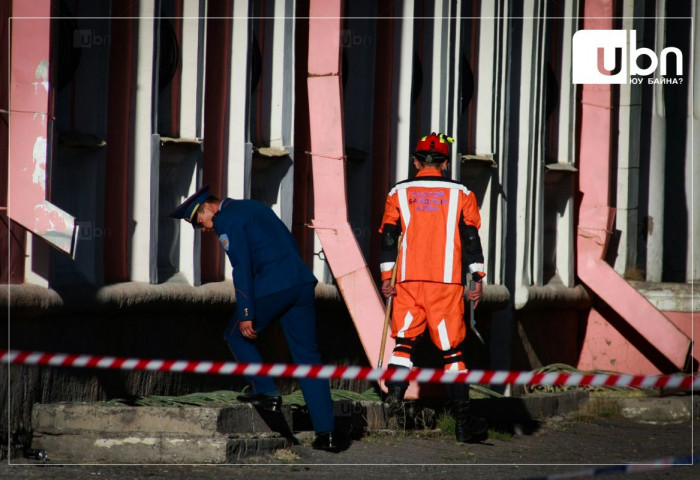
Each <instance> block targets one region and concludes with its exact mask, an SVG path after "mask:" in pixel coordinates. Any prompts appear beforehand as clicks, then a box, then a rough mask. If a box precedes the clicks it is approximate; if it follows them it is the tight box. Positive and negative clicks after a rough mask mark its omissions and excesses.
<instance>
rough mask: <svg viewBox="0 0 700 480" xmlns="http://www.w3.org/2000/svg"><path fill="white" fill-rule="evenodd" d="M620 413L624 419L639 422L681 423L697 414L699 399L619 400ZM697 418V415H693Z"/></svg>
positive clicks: (682, 397)
mask: <svg viewBox="0 0 700 480" xmlns="http://www.w3.org/2000/svg"><path fill="white" fill-rule="evenodd" d="M616 401H617V403H618V404H619V406H620V413H621V414H622V415H623V416H624V417H626V418H632V419H634V420H637V421H639V422H645V423H654V424H664V423H681V422H684V421H687V420H690V419H691V418H693V416H694V412H698V408H699V406H700V398H698V396H693V397H691V396H690V395H687V396H679V397H663V398H647V397H643V398H619V399H616ZM695 416H697V413H695Z"/></svg>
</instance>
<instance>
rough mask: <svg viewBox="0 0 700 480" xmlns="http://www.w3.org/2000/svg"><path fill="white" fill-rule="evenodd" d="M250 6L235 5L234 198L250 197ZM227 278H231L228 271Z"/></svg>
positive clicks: (230, 169)
mask: <svg viewBox="0 0 700 480" xmlns="http://www.w3.org/2000/svg"><path fill="white" fill-rule="evenodd" d="M249 11H250V7H249V2H248V0H237V1H236V2H234V4H233V17H234V18H233V20H232V22H233V34H232V35H231V72H230V75H231V80H230V87H229V88H230V92H231V93H230V95H229V98H230V103H229V124H228V136H227V137H228V162H227V169H226V171H227V173H228V178H227V189H226V192H227V193H226V194H227V195H228V196H229V197H232V198H250V166H251V151H252V150H251V145H250V144H249V143H248V122H249V117H250V116H249V114H248V102H249V99H250V95H249V93H248V92H249V91H250V85H249V77H250V71H249V70H250V67H249V62H250V59H249V58H248V57H249V54H250V40H249V37H250V21H249V20H248V15H249ZM226 272H227V273H226V275H231V271H230V269H226Z"/></svg>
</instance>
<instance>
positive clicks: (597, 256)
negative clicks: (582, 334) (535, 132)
mask: <svg viewBox="0 0 700 480" xmlns="http://www.w3.org/2000/svg"><path fill="white" fill-rule="evenodd" d="M613 15H614V11H613V5H612V2H610V1H606V0H591V1H586V2H585V10H584V16H585V18H584V29H612V28H613V18H612V17H613ZM612 107H613V105H612V87H611V85H592V84H585V85H583V87H582V92H581V123H580V125H581V140H580V146H579V172H580V173H579V187H580V190H581V192H582V193H583V196H582V199H581V207H580V209H579V218H578V235H577V243H576V246H577V271H578V276H579V278H580V279H581V281H583V282H584V283H585V284H586V285H588V287H589V288H591V290H593V291H594V292H595V293H596V295H598V296H599V297H600V298H601V299H602V300H603V301H604V302H605V303H607V304H608V305H609V306H610V307H612V308H613V309H614V310H615V312H616V313H617V314H619V315H620V316H621V317H622V318H623V319H624V320H625V321H626V322H628V323H629V324H630V325H631V326H632V327H633V328H634V329H635V330H636V331H637V332H638V333H639V334H640V335H642V337H644V339H646V340H647V341H648V342H649V343H650V344H651V345H653V346H654V348H656V349H657V350H658V351H659V352H660V353H661V354H662V355H663V356H664V357H666V359H668V360H669V361H670V362H672V363H673V364H674V365H675V366H676V367H677V368H678V369H683V368H684V366H685V363H686V359H687V358H688V355H689V352H690V347H691V343H692V342H691V339H690V338H689V337H688V336H687V335H686V334H684V333H683V332H682V331H681V330H680V329H678V327H676V325H674V324H673V323H672V322H671V321H669V319H668V318H666V317H665V316H664V314H663V313H661V312H660V311H659V310H657V309H656V308H655V307H654V306H653V305H652V304H651V303H650V302H649V301H648V300H647V299H646V298H645V297H644V296H643V295H642V294H640V293H639V292H638V291H637V290H635V289H634V288H633V287H632V286H631V285H630V284H629V283H627V282H626V281H625V280H624V279H623V278H622V277H621V276H620V275H618V273H617V272H615V271H614V270H613V268H612V267H611V266H610V265H608V264H607V263H606V262H605V261H604V260H603V258H604V256H605V251H606V248H607V246H608V241H609V237H610V234H611V233H612V226H613V219H614V215H615V210H614V209H613V208H611V207H610V206H609V205H610V201H609V198H610V170H611V164H610V163H611V159H612V151H611V145H612V135H613V132H612V121H611V115H612ZM596 321H597V320H596V312H595V311H594V310H592V311H591V314H590V316H589V323H591V324H594V323H595V322H596ZM586 335H587V339H586V342H587V343H588V344H595V341H594V339H592V338H591V336H592V335H596V329H592V330H591V331H587V332H586ZM593 356H595V355H593ZM605 368H610V367H609V366H607V367H605Z"/></svg>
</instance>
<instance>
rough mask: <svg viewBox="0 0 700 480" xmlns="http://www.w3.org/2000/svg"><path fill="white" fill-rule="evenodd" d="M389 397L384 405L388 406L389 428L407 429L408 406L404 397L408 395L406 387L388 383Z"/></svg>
mask: <svg viewBox="0 0 700 480" xmlns="http://www.w3.org/2000/svg"><path fill="white" fill-rule="evenodd" d="M387 389H388V391H387V396H386V398H385V399H384V404H385V405H386V406H387V426H388V427H389V428H396V429H399V430H404V429H405V428H406V404H405V402H404V401H403V397H404V395H405V394H406V387H405V386H404V385H397V384H392V383H387Z"/></svg>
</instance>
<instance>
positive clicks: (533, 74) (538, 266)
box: [514, 0, 545, 308]
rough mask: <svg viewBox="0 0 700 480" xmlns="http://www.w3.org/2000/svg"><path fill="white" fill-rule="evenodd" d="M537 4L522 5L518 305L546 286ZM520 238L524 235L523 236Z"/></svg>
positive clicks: (540, 27)
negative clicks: (538, 287)
mask: <svg viewBox="0 0 700 480" xmlns="http://www.w3.org/2000/svg"><path fill="white" fill-rule="evenodd" d="M538 4H539V2H536V1H535V0H528V1H526V2H524V7H523V15H524V17H525V18H523V19H522V40H521V43H520V48H521V49H522V50H521V52H522V55H521V56H520V59H521V65H520V72H521V77H520V84H519V86H518V87H516V88H519V98H518V100H519V102H520V105H519V115H520V116H519V118H518V123H519V131H518V135H519V137H518V147H517V149H518V163H517V169H518V187H517V198H516V203H517V205H516V209H517V229H518V232H519V234H518V235H517V238H516V249H517V254H516V268H515V295H514V298H515V305H516V308H517V307H518V306H519V305H521V304H522V303H523V302H524V301H526V300H527V287H528V286H529V285H536V284H541V283H542V229H543V226H542V213H543V209H544V203H543V201H542V198H543V197H542V192H543V186H544V175H543V173H544V172H543V168H542V167H543V164H544V153H543V151H542V148H543V135H542V134H543V130H542V120H543V111H542V110H543V109H542V103H543V95H542V88H543V82H542V80H543V78H542V77H543V62H544V59H543V48H544V38H545V36H544V22H543V20H542V19H541V18H539V16H540V15H541V14H542V12H541V11H540V9H539V8H538ZM520 232H522V234H520Z"/></svg>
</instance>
